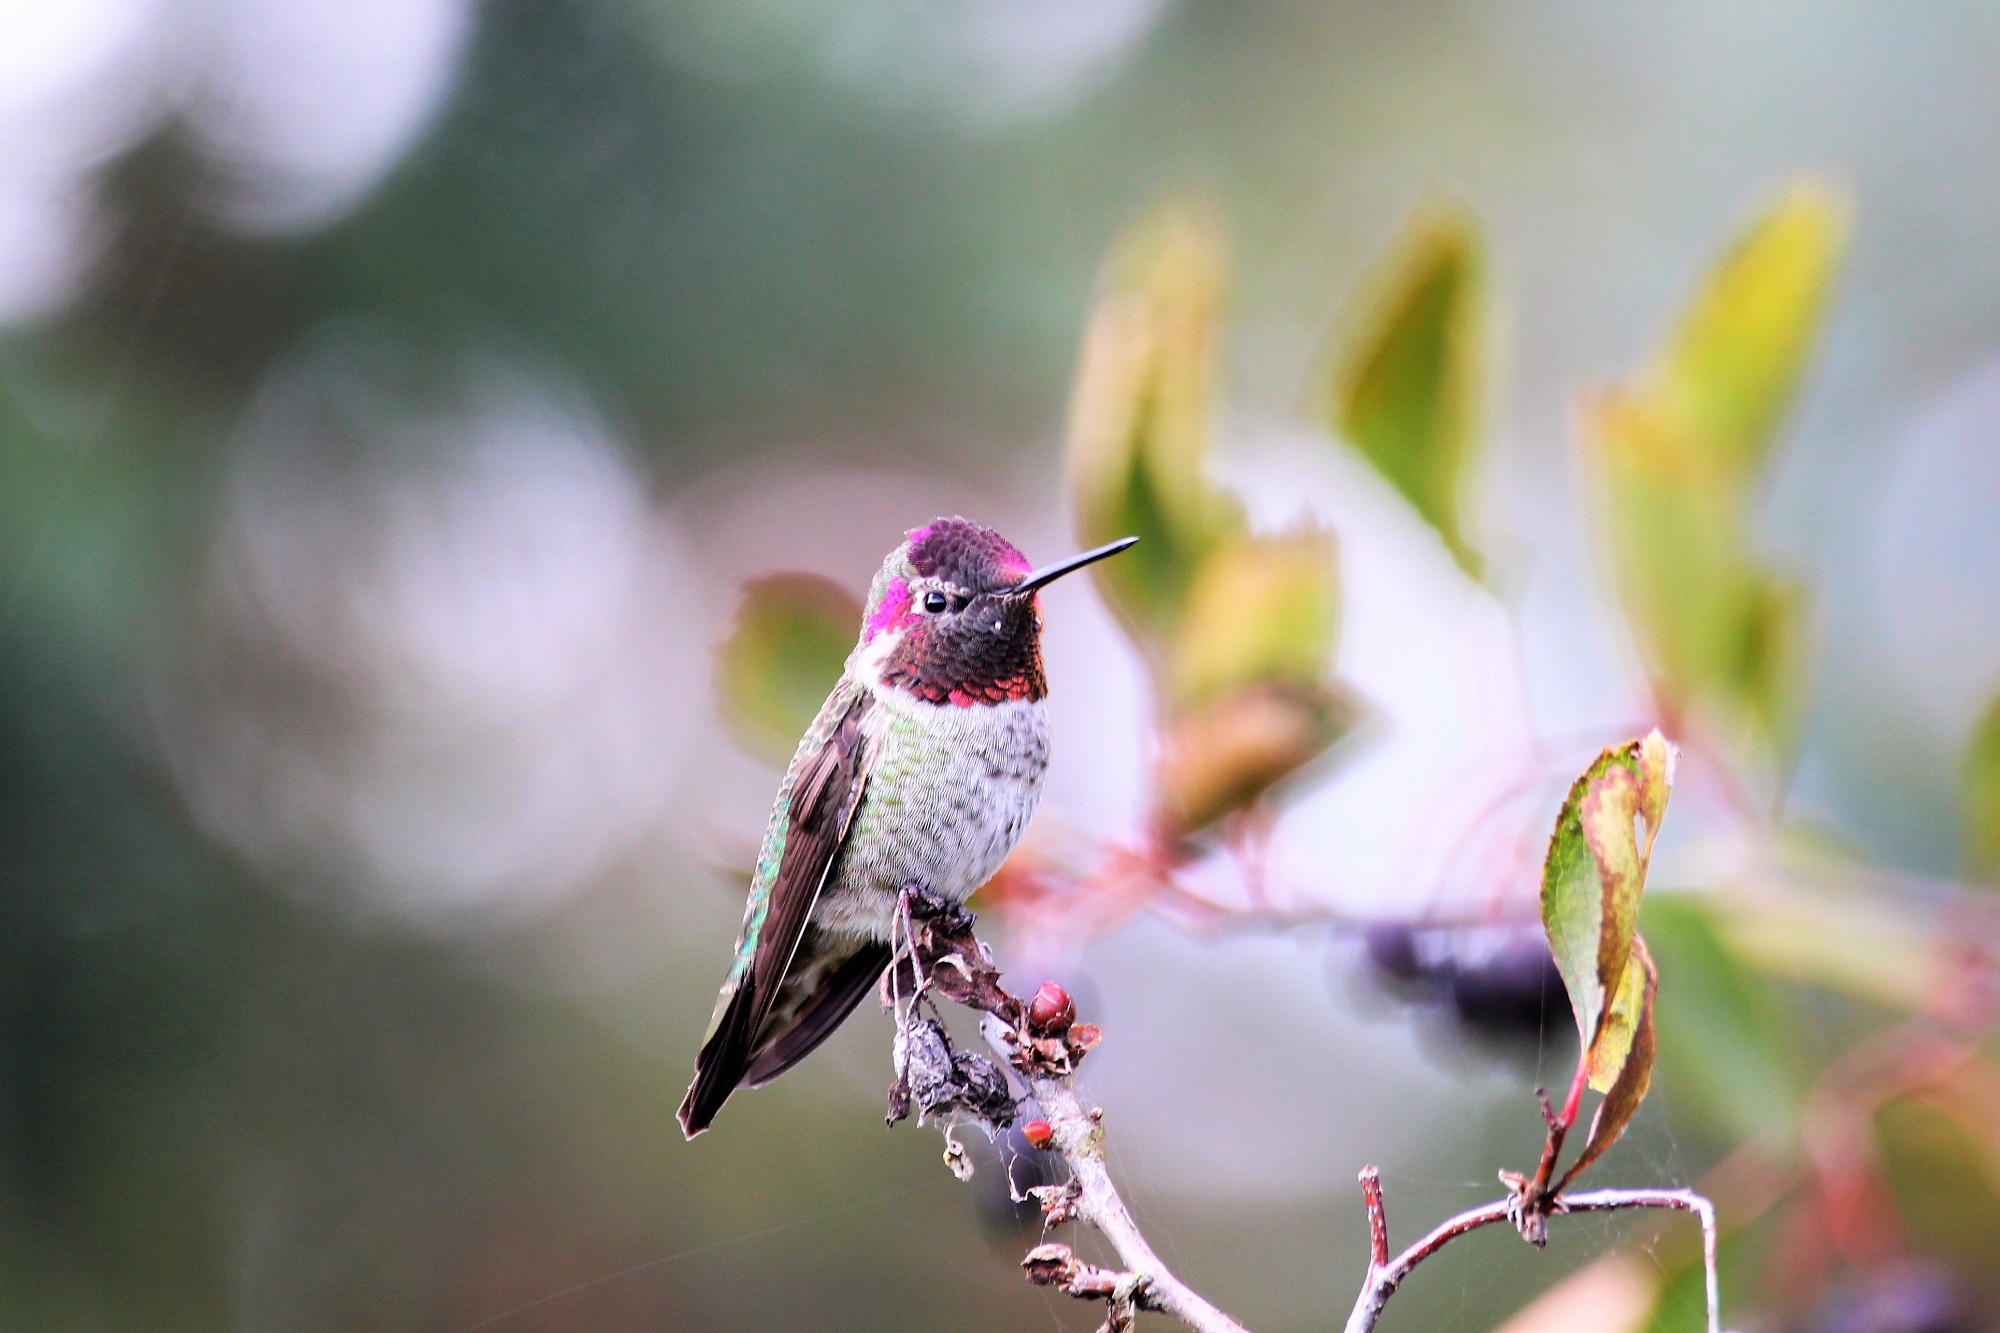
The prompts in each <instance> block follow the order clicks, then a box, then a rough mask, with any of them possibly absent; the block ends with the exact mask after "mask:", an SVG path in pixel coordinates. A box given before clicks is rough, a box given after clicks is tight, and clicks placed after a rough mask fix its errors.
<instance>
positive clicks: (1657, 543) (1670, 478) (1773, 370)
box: [1580, 184, 1845, 755]
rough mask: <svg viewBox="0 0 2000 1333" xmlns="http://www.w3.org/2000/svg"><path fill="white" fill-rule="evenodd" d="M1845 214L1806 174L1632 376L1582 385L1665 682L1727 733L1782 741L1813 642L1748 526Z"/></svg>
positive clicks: (1623, 556) (1632, 615)
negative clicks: (1597, 386) (1606, 385)
mask: <svg viewBox="0 0 2000 1333" xmlns="http://www.w3.org/2000/svg"><path fill="white" fill-rule="evenodd" d="M1844 232H1845V223H1844V216H1843V212H1842V210H1841V208H1840V207H1839V206H1838V204H1837V203H1836V202H1835V201H1834V200H1833V199H1832V197H1831V196H1830V195H1829V194H1828V193H1827V191H1826V190H1825V189H1823V188H1821V187H1819V186H1816V185H1812V184H1802V185H1798V186H1795V187H1793V188H1792V189H1791V190H1790V191H1788V192H1787V193H1786V194H1785V195H1784V196H1783V197H1782V198H1781V199H1780V200H1779V201H1778V203H1777V204H1776V205H1775V206H1774V207H1773V208H1772V209H1771V210H1770V211H1769V212H1768V213H1766V214H1765V215H1764V216H1763V217H1761V218H1760V219H1758V220H1757V222H1756V223H1754V224H1753V225H1752V226H1751V227H1750V228H1749V230H1748V231H1747V232H1745V233H1744V235H1743V236H1742V237H1741V238H1740V239H1739V240H1738V241H1737V242H1736V243H1735V244H1734V245H1733V246H1732V247H1731V249H1730V250H1729V252H1728V253H1727V254H1726V255H1725V256H1724V257H1723V258H1722V260H1721V261H1719V262H1718V264H1717V265H1716V267H1715V269H1714V270H1713V271H1712V272H1711V273H1710V274H1709V276H1708V278H1707V279H1706V280H1705V282H1704V283H1703V285H1702V287H1701V289H1700V291H1699V292H1698V293H1697V295H1696V297H1695V298H1694V300H1693V302H1692V303H1691V305H1690V307H1689V309H1688V311H1687V313H1686V314H1685V315H1684V316H1683V317H1682V318H1681V320H1680V322H1679V324H1678V325H1677V327H1676V329H1675V332H1674V334H1673V335H1672V336H1671V337H1670V338H1669V339H1668V340H1667V342H1666V345H1665V346H1664V347H1663V348H1662V349H1661V351H1660V352H1659V353H1658V355H1656V356H1655V357H1654V358H1653V360H1652V362H1651V363H1650V364H1649V365H1648V366H1647V367H1646V368H1645V369H1644V370H1643V371H1641V372H1640V373H1639V374H1638V375H1637V376H1635V377H1634V378H1633V379H1632V380H1631V381H1630V382H1628V383H1626V384H1623V385H1619V386H1616V387H1614V388H1610V389H1605V390H1601V391H1598V392H1595V393H1592V394H1589V395H1587V396H1586V397H1585V399H1584V402H1583V407H1582V411H1581V413H1580V421H1581V426H1582V435H1583V438H1584V443H1585V446H1586V452H1587V454H1588V456H1589V459H1590V462H1591V464H1592V472H1593V478H1594V481H1595V483H1596V485H1595V493H1596V500H1597V519H1598V524H1599V527H1600V529H1601V531H1602V533H1603V538H1604V543H1605V547H1606V550H1607V553H1608V555H1609V556H1610V559H1611V562H1612V565H1613V568H1614V571H1615V573H1616V576H1617V583H1618V590H1619V594H1620V597H1621V599H1622V600H1623V602H1624V604H1625V610H1626V614H1627V616H1628V617H1629V619H1630V621H1631V623H1632V627H1633V631H1634V635H1635V637H1636V638H1637V640H1638V644H1639V648H1640V651H1641V654H1642V656H1643V657H1644V659H1645V662H1646V668H1647V672H1648V674H1649V676H1650V677H1651V679H1652V684H1653V690H1654V693H1655V696H1656V697H1657V698H1658V699H1659V701H1660V703H1661V705H1662V707H1663V708H1664V709H1665V710H1666V711H1667V713H1668V714H1669V715H1670V716H1677V715H1679V714H1680V713H1682V712H1684V711H1685V710H1687V709H1689V708H1699V709H1701V710H1703V711H1704V712H1705V713H1706V714H1707V715H1708V721H1709V722H1710V723H1711V724H1715V725H1719V727H1720V728H1721V730H1722V732H1723V738H1724V739H1725V740H1726V741H1727V742H1728V743H1730V744H1731V745H1732V746H1739V745H1741V746H1748V747H1750V748H1753V749H1758V750H1762V751H1766V752H1769V753H1771V754H1773V755H1782V754H1783V753H1784V752H1785V751H1786V750H1787V749H1788V747H1789V745H1790V741H1791V738H1792V724H1793V722H1794V721H1795V713H1796V709H1797V706H1798V698H1799V695H1800V693H1801V684H1802V682H1801V676H1802V674H1803V666H1804V660H1805V654H1804V644H1805V641H1806V637H1807V636H1806V628H1807V627H1806V624H1805V609H1806V608H1805V601H1804V596H1803V590H1802V588H1801V587H1800V585H1799V584H1798V583H1797V581H1796V580H1793V579H1791V578H1789V577H1787V576H1785V575H1783V574H1780V573H1778V572H1776V571H1773V570H1771V569H1769V568H1767V567H1766V565H1765V562H1764V561H1763V560H1761V559H1760V558H1759V556H1758V555H1757V553H1756V551H1755V549H1754V546H1753V543H1752V541H1751V532H1750V529H1751V509H1752V505H1753V502H1754V500H1755V494H1756V483H1757V480H1758V475H1759V471H1760V468H1761V466H1762V464H1763V463H1764V461H1765V460H1766V458H1767V457H1768V455H1769V453H1770V450H1771V444H1772V442H1773V440H1774V439H1775V438H1776V436H1777V431H1778V427H1779V424H1780V422H1781V421H1782V419H1783V417H1784V413H1785V411H1786V409H1787V408H1788V406H1789V405H1790V403H1791V401H1792V398H1793V396H1794V395H1795V393H1796V390H1797V386H1798V383H1799V380H1800V378H1801V375H1802V373H1803V370H1804V367H1805V364H1806V362H1807V359H1808V358H1809V356H1810V354H1811V351H1812V349H1813V346H1814V345H1815V343H1816V341H1817V338H1818V335H1819V330H1820V327H1821V324H1822V323H1823V321H1824V317H1825V313H1826V308H1827V303H1828V299H1829V296H1830V293H1831V290H1832V282H1833V277H1834V273H1835V270H1836V268H1837V264H1838V259H1839V255H1840V250H1841V245H1842V238H1843V236H1844Z"/></svg>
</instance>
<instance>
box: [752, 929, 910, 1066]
mask: <svg viewBox="0 0 2000 1333" xmlns="http://www.w3.org/2000/svg"><path fill="white" fill-rule="evenodd" d="M888 966H889V946H888V945H886V944H883V943H881V942H879V941H874V940H871V941H869V942H868V943H866V944H863V945H862V946H861V947H860V948H858V949H856V950H855V951H854V952H853V953H851V954H849V955H848V956H847V957H846V958H843V959H842V960H841V961H840V962H839V963H837V964H835V965H834V966H832V967H831V968H828V969H827V970H826V971H825V972H824V973H823V974H822V975H821V976H820V977H819V978H818V980H817V981H816V983H815V984H814V986H813V990H812V993H811V994H810V995H809V996H807V997H806V999H805V1002H804V1003H803V1004H802V1005H801V1006H800V1007H799V1010H798V1012H797V1013H796V1014H795V1015H793V1017H792V1019H791V1021H790V1022H789V1023H787V1024H786V1025H785V1026H784V1027H783V1028H782V1029H780V1030H776V1031H772V1032H770V1033H769V1034H767V1039H766V1040H764V1041H762V1042H759V1043H758V1050H757V1054H756V1057H755V1058H754V1059H752V1060H751V1061H750V1067H749V1069H747V1070H745V1071H744V1074H743V1084H742V1086H744V1087H746V1088H761V1087H763V1086H764V1085H765V1084H766V1083H769V1082H770V1081H771V1080H772V1079H774V1078H776V1077H777V1076H778V1075H780V1074H782V1073H784V1072H785V1071H786V1070H787V1069H790V1068H791V1067H792V1066H793V1065H795V1064H797V1063H798V1062H799V1061H801V1060H803V1059H805V1058H806V1057H807V1056H808V1055H811V1054H812V1053H813V1051H814V1050H816V1049H817V1048H818V1047H819V1044H820V1043H821V1042H823V1041H825V1040H826V1039H827V1038H828V1037H830V1036H832V1035H833V1031H834V1029H835V1028H837V1027H839V1026H840V1025H841V1023H842V1022H843V1021H845V1020H846V1018H847V1016H848V1015H849V1014H851V1013H853V1012H854V1006H855V1005H857V1004H859V1003H861V997H862V996H864V995H866V994H867V993H868V992H869V990H870V989H871V988H872V987H873V986H874V985H875V979H876V978H877V977H879V976H881V975H882V972H883V969H885V968H887V967H888Z"/></svg>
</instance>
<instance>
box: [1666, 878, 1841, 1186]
mask: <svg viewBox="0 0 2000 1333" xmlns="http://www.w3.org/2000/svg"><path fill="white" fill-rule="evenodd" d="M1709 898H1710V895H1697V894H1692V893H1664V894H1659V895H1656V896H1654V897H1652V898H1650V899H1648V900H1647V902H1646V907H1645V911H1644V913H1643V915H1642V925H1643V928H1644V931H1645V934H1646V936H1647V938H1648V939H1649V940H1650V941H1651V943H1652V948H1653V952H1654V953H1655V954H1656V955H1657V956H1658V957H1659V960H1660V966H1661V967H1662V968H1663V969H1664V970H1665V971H1667V972H1668V973H1670V974H1671V975H1672V977H1673V979H1674V984H1673V985H1672V986H1670V987H1669V988H1668V989H1667V991H1666V992H1665V994H1664V995H1663V996H1662V997H1661V999H1660V1001H1659V1004H1658V1006H1657V1008H1656V1012H1655V1015H1654V1018H1655V1022H1656V1023H1657V1025H1658V1028H1659V1042H1660V1058H1661V1060H1662V1062H1663V1063H1664V1065H1665V1066H1666V1069H1667V1071H1668V1087H1669V1089H1670V1090H1672V1091H1685V1092H1686V1093H1687V1095H1688V1096H1689V1098H1690V1099H1691V1100H1692V1101H1693V1103H1694V1104H1695V1107H1696V1108H1697V1109H1698V1110H1699V1111H1700V1112H1701V1113H1702V1114H1704V1115H1705V1116H1706V1117H1707V1118H1708V1120H1709V1121H1710V1122H1711V1123H1712V1124H1713V1125H1714V1126H1715V1128H1716V1129H1717V1130H1718V1131H1719V1132H1720V1133H1721V1134H1722V1135H1723V1136H1725V1137H1726V1138H1728V1139H1729V1140H1730V1141H1732V1142H1743V1141H1754V1142H1758V1143H1762V1144H1765V1145H1767V1146H1769V1147H1772V1148H1774V1149H1775V1148H1782V1147H1783V1146H1785V1145H1788V1144H1790V1143H1791V1141H1792V1140H1793V1138H1794V1136H1795V1134H1796V1132H1797V1125H1798V1117H1799V1106H1800V1101H1801V1099H1802V1097H1803V1096H1804V1090H1805V1077H1804V1071H1803V1070H1802V1069H1801V1067H1800V1063H1799V1055H1800V1051H1801V1049H1802V1048H1801V1046H1800V1037H1799V1033H1798V1031H1797V1028H1796V1026H1795V1024H1794V1022H1793V1021H1792V1017H1791V1015H1790V1013H1789V1012H1788V1011H1787V1010H1786V1009H1785V1007H1784V1004H1783V1001H1782V999H1781V997H1780V996H1779V995H1778V994H1777V992H1776V990H1775V989H1774V988H1773V987H1772V986H1771V984H1770V983H1769V982H1768V981H1767V980H1765V978H1764V977H1763V976H1762V975H1760V974H1759V973H1757V972H1755V971H1752V970H1751V969H1750V968H1747V967H1745V966H1744V965H1743V963H1742V962H1741V961H1740V960H1739V959H1738V958H1737V957H1736V956H1735V955H1734V954H1733V953H1732V952H1730V950H1729V949H1728V948H1727V947H1726V946H1725V945H1724V943H1723V940H1722V936H1721V935H1720V934H1719V933H1718V932H1717V929H1716V926H1715V922H1714V921H1713V919H1712V918H1711V916H1710V913H1709V905H1710V904H1709Z"/></svg>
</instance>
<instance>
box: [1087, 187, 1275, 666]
mask: <svg viewBox="0 0 2000 1333" xmlns="http://www.w3.org/2000/svg"><path fill="white" fill-rule="evenodd" d="M1223 270H1224V265H1223V258H1222V247H1221V244H1220V242H1219V241H1218V240H1217V238H1216V236H1215V234H1214V231H1213V229H1212V228H1211V227H1209V226H1208V225H1207V224H1206V223H1205V222H1204V221H1203V220H1201V219H1200V218H1199V217H1197V216H1196V215H1194V214H1192V213H1189V212H1186V211H1182V210H1168V211H1165V212H1163V213H1161V214H1160V215H1158V216H1157V217H1154V218H1152V219H1150V220H1149V221H1147V222H1146V223H1144V224H1142V225H1141V226H1140V227H1138V228H1136V229H1135V230H1134V231H1133V232H1132V233H1131V234H1130V235H1128V236H1127V237H1126V238H1125V239H1124V240H1123V241H1122V242H1121V243H1120V245H1119V247H1118V249H1117V251H1116V252H1115V254H1114V255H1113V257H1112V262H1111V264H1110V266H1109V271H1108V272H1107V274H1106V277H1105V282H1104V289H1103V292H1102V294H1101V296H1100V297H1099V299H1098V303H1097V307H1096V309H1095V310H1094V311H1093V313H1092V315H1091V319H1090V325H1089V328H1088V329H1087V330H1086V332H1085V334H1084V341H1083V353H1082V357H1081V363H1080V365H1079V367H1078V370H1077V380H1076V388H1075V391H1074V395H1073V398H1072V402H1071V407H1070V426H1069V462H1070V473H1071V481H1072V486H1073V491H1074V495H1075V498H1076V511H1077V524H1078V528H1079V531H1080V535H1081V538H1082V540H1083V543H1084V544H1085V545H1086V546H1096V545H1100V544H1102V543H1104V542H1108V541H1114V540H1116V539H1117V538H1119V537H1124V536H1128V535H1134V534H1136V535H1137V536H1138V537H1140V538H1141V540H1140V542H1139V545H1138V546H1136V547H1135V548H1133V550H1132V551H1131V552H1130V553H1129V554H1127V555H1125V556H1122V557H1120V558H1119V559H1118V560H1115V561H1106V562H1104V563H1103V564H1100V565H1097V566H1095V567H1093V569H1092V571H1091V573H1092V575H1093V577H1094V578H1095V579H1096V580H1097V585H1098V587H1099V589H1100V590H1101V591H1102V592H1103V593H1104V595H1105V598H1106V600H1107V601H1108V602H1109V604H1110V605H1111V608H1112V610H1113V611H1114V612H1115V613H1116V614H1117V615H1118V616H1119V618H1120V619H1121V620H1122V621H1123V622H1124V623H1125V625H1126V627H1127V628H1128V629H1129V630H1131V631H1132V632H1133V633H1134V635H1135V636H1136V637H1137V638H1138V639H1139V641H1140V643H1141V646H1142V647H1144V648H1146V649H1147V650H1148V651H1149V652H1154V653H1157V651H1158V650H1159V649H1160V647H1161V645H1163V643H1164V642H1165V639H1166V637H1167V635H1168V634H1169V633H1170V632H1171V630H1172V627H1173V625H1174V622H1175V620H1176V618H1177V616H1178V613H1179V610H1180V606H1181V603H1182V601H1183V600H1184V599H1185V597H1186V595H1187V589H1188V586H1189V584H1190V583H1191V582H1192V580H1193V578H1194V574H1195V570H1196V569H1197V568H1198V567H1199V565H1200V564H1201V561H1202V559H1203V557H1204V556H1206V555H1207V553H1208V552H1209V551H1210V550H1211V549H1212V548H1213V547H1214V546H1215V545H1217V544H1218V543H1219V542H1221V541H1224V540H1227V539H1229V538H1231V537H1234V536H1235V535H1237V534H1238V533H1240V532H1241V531H1242V527H1243V520H1242V513H1241V510H1240V508H1239V507H1238V506H1237V504H1236V503H1235V501H1234V499H1233V497H1231V496H1229V495H1228V494H1227V493H1225V492H1223V491H1221V490H1219V489H1217V488H1216V487H1214V486H1213V485H1211V484H1210V483H1209V481H1208V479H1207V476H1206V473H1205V471H1204V464H1205V460H1206V457H1207V453H1208V443H1209V425H1210V420H1209V419H1210V413H1211V411H1212V387H1211V386H1212V379H1213V375H1214V359H1215V355H1214V349H1215V342H1216V337H1217V329H1218V324H1219V317H1218V312H1219V307H1220V304H1221V299H1222V292H1223V286H1224V271H1223ZM1114 566H1115V567H1114Z"/></svg>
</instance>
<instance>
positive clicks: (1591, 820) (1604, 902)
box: [1542, 731, 1675, 1083]
mask: <svg viewBox="0 0 2000 1333" xmlns="http://www.w3.org/2000/svg"><path fill="white" fill-rule="evenodd" d="M1674 760H1675V751H1674V748H1673V746H1672V745H1671V744H1669V743H1668V742H1667V740H1666V738H1665V737H1663V736H1660V735H1659V734H1658V733H1657V731H1656V732H1654V733H1653V734H1651V735H1649V736H1647V737H1646V738H1645V739H1643V740H1636V741H1630V742H1628V743H1626V744H1625V745H1622V746H1619V747H1618V748H1616V749H1611V750H1606V751H1605V752H1604V753H1603V754H1601V755H1599V756H1598V757H1597V759H1596V761H1595V762H1593V763H1592V764H1591V766H1590V767H1589V768H1588V769H1586V770H1585V771H1584V773H1583V776H1581V777H1579V778H1578V779H1577V780H1576V782H1575V783H1574V784H1573V785H1572V786H1571V787H1570V790H1569V797H1568V799H1566V800H1565V801H1564V802H1563V807H1562V810H1561V812H1560V813H1559V814H1558V815H1557V816H1556V827H1555V832H1554V833H1553V834H1552V835H1551V836H1550V838H1549V851H1548V857H1547V859H1546V861H1545V862H1544V863H1543V867H1542V926H1543V929H1544V930H1546V931H1547V933H1548V937H1549V949H1550V951H1551V952H1552V953H1553V954H1554V955H1555V960H1556V968H1557V970H1559V971H1560V972H1561V973H1562V977H1563V984H1564V985H1565V986H1566V987H1567V988H1568V989H1569V995H1570V1003H1571V1006H1572V1007H1573V1008H1574V1009H1575V1011H1576V1022H1577V1033H1578V1036H1579V1037H1580V1039H1581V1040H1582V1043H1583V1049H1584V1051H1585V1052H1586V1053H1587V1058H1591V1059H1592V1060H1593V1063H1594V1062H1595V1055H1594V1052H1595V1051H1596V1049H1597V1044H1598V1041H1599V1038H1600V1035H1601V1033H1602V1030H1603V1027H1604V1024H1605V1019H1606V1016H1607V1014H1608V1013H1609V1011H1610V1008H1611V1001H1612V998H1613V996H1614V995H1615V993H1616V991H1617V990H1618V989H1619V988H1621V987H1623V986H1624V985H1625V984H1626V977H1625V970H1626V962H1627V960H1628V959H1629V958H1630V956H1631V953H1632V948H1633V945H1632V939H1633V930H1634V927H1635V926H1636V924H1637V921H1638V913H1639V899H1640V895H1641V894H1642V893H1644V891H1645V880H1646V865H1647V862H1648V860H1649V859H1650V857H1651V855H1652V849H1653V838H1654V836H1655V834H1657V833H1658V831H1659V825H1658V822H1657V820H1658V819H1659V818H1660V817H1663V816H1664V815H1665V813H1666V803H1667V794H1668V792H1669V791H1670V790H1671V788H1672V785H1673V779H1674ZM1635 820H1640V821H1643V822H1644V824H1645V829H1646V832H1645V841H1644V843H1643V844H1642V843H1640V841H1639V840H1638V835H1637V833H1636V831H1635V828H1634V821H1635ZM1614 1040H1615V1039H1614ZM1603 1072H1604V1077H1603V1079H1602V1082H1603V1083H1608V1082H1609V1080H1610V1078H1612V1077H1615V1070H1613V1069H1610V1068H1608V1067H1607V1068H1606V1070H1605V1071H1603ZM1598 1081H1599V1080H1598V1078H1597V1077H1596V1075H1595V1074H1594V1075H1593V1082H1598Z"/></svg>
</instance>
